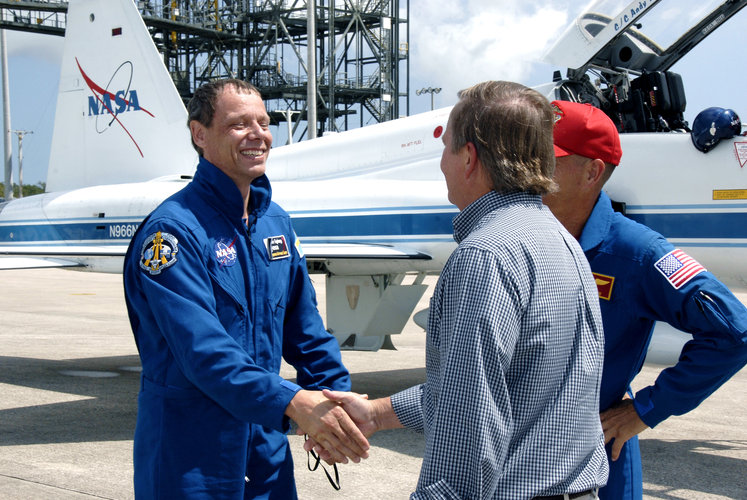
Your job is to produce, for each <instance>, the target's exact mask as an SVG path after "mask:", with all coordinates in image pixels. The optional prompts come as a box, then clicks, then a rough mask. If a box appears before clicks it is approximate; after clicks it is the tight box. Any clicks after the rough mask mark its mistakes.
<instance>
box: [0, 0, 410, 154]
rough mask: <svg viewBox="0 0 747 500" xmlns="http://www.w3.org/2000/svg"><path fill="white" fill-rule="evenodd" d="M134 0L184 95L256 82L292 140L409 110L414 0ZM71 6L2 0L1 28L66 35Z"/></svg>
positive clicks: (48, 1)
mask: <svg viewBox="0 0 747 500" xmlns="http://www.w3.org/2000/svg"><path fill="white" fill-rule="evenodd" d="M135 3H136V4H137V6H138V10H139V11H140V13H141V15H142V17H143V20H144V22H145V24H146V26H147V27H148V30H149V31H150V33H151V36H152V37H153V41H154V42H155V44H156V47H157V48H158V50H159V52H160V53H161V54H162V55H163V60H164V64H165V65H166V67H167V69H168V71H169V73H170V74H171V76H172V79H173V81H174V84H175V85H176V88H177V90H178V92H179V94H180V95H181V96H182V99H184V100H185V101H186V100H188V99H189V98H190V97H191V96H192V93H193V92H194V90H195V88H197V87H199V86H200V85H201V84H203V83H205V82H207V81H209V80H212V79H216V78H227V77H230V78H238V79H241V80H245V81H248V82H251V83H252V84H254V85H255V86H256V87H257V88H258V89H259V90H260V91H261V92H262V95H263V97H264V98H265V101H266V103H267V109H268V112H270V115H271V117H272V119H273V122H274V123H276V124H280V123H282V122H285V123H287V125H288V142H292V141H294V140H301V139H304V138H313V137H316V136H317V135H320V134H323V133H329V132H340V131H344V130H348V129H350V128H355V127H358V126H364V125H368V124H371V123H378V122H383V121H387V120H391V119H395V118H398V117H400V116H406V115H408V114H409V97H408V96H409V22H408V18H409V0H140V1H136V2H135ZM66 12H67V2H62V1H59V0H57V1H56V0H46V1H42V0H25V1H23V0H22V1H9V0H0V28H2V29H13V30H22V31H28V32H35V33H45V34H52V35H60V36H61V35H64V30H65V13H66ZM309 68H313V71H310V70H309ZM312 89H313V90H312ZM308 123H316V126H315V127H309V126H308Z"/></svg>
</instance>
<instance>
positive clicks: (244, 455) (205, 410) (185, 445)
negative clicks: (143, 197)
mask: <svg viewBox="0 0 747 500" xmlns="http://www.w3.org/2000/svg"><path fill="white" fill-rule="evenodd" d="M188 111H189V127H190V131H191V134H192V142H193V145H194V146H195V148H196V149H197V151H198V153H199V154H200V162H199V165H198V166H197V172H196V174H195V176H194V179H193V181H192V182H191V183H190V184H189V185H188V186H187V187H185V188H184V189H183V190H182V191H180V192H178V193H176V194H175V195H173V196H172V197H170V198H169V199H167V200H166V201H165V202H164V203H163V204H161V205H160V206H159V207H158V208H156V209H155V210H154V211H153V213H151V214H150V215H149V216H148V217H147V218H146V220H145V221H143V223H142V224H141V225H140V227H139V229H138V231H137V233H136V234H135V236H134V237H133V239H132V242H131V244H130V248H129V250H128V252H127V256H126V258H125V265H124V285H125V297H126V301H127V308H128V312H129V316H130V323H131V325H132V330H133V332H134V335H135V340H136V343H137V347H138V351H139V353H140V358H141V361H142V368H143V371H142V385H141V391H140V395H139V397H138V418H137V425H136V429H135V440H134V468H135V477H134V480H135V495H136V496H137V497H138V498H211V499H216V498H220V499H229V498H230V499H238V498H269V499H283V500H285V499H289V498H295V497H296V489H295V483H294V480H293V461H292V458H291V453H290V450H289V446H288V440H287V437H286V435H285V434H286V433H287V432H288V430H289V427H290V425H289V419H293V420H294V421H295V422H296V423H297V424H298V426H299V428H301V429H303V431H305V432H306V433H308V434H309V435H310V436H311V437H312V438H314V439H315V440H316V441H318V440H319V439H322V440H324V441H326V442H327V443H328V444H329V445H330V448H331V449H334V450H335V452H334V453H333V454H334V455H335V458H334V459H335V460H336V461H342V462H346V461H347V458H350V459H351V460H354V461H356V462H357V461H359V459H360V458H365V457H366V456H367V451H366V450H367V448H368V442H367V440H366V439H365V437H364V436H363V435H362V434H361V433H360V431H358V429H357V427H356V426H355V424H353V422H352V421H351V420H350V418H349V417H348V416H347V414H346V413H345V412H344V411H343V410H342V409H341V408H340V407H339V406H337V405H336V404H335V403H333V402H331V401H329V400H327V399H326V398H325V397H324V396H323V395H322V394H321V392H319V391H320V390H321V389H323V388H336V389H339V390H349V389H350V377H349V374H348V372H347V370H346V369H345V367H344V366H343V365H342V362H341V357H340V350H339V347H338V344H337V341H336V340H335V338H334V337H333V336H332V335H330V334H329V333H328V332H327V331H325V329H324V325H323V323H322V319H321V317H320V315H319V313H318V311H317V308H316V297H315V294H314V290H313V288H312V285H311V282H310V280H309V276H308V274H307V271H306V263H305V259H304V256H303V252H302V250H301V246H300V244H299V242H298V239H297V237H296V235H295V233H294V231H293V228H292V226H291V221H290V218H289V217H288V214H287V213H285V212H284V211H283V210H282V209H281V208H280V207H279V206H278V205H276V204H275V203H273V202H272V201H271V189H270V183H269V181H268V179H267V177H266V176H265V163H266V160H267V156H268V154H269V152H270V146H271V145H272V135H271V133H270V131H269V128H268V126H269V116H268V115H267V112H266V111H265V107H264V103H263V101H262V98H261V96H260V94H259V92H258V91H257V89H256V88H254V87H252V86H251V85H249V84H247V83H245V82H242V81H238V80H222V81H217V82H212V83H209V84H206V85H204V86H203V87H201V88H200V89H198V90H197V91H196V92H195V96H194V98H193V99H192V101H191V102H190V104H189V106H188ZM282 358H285V360H286V361H287V362H288V363H290V364H291V365H293V366H294V367H295V368H296V370H297V383H292V382H289V381H287V380H284V379H283V378H281V377H280V376H279V374H278V373H279V370H280V364H281V359H282ZM346 457H347V458H346Z"/></svg>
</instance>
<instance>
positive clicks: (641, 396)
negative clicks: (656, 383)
mask: <svg viewBox="0 0 747 500" xmlns="http://www.w3.org/2000/svg"><path fill="white" fill-rule="evenodd" d="M652 392H653V388H652V387H644V388H643V389H641V390H640V391H638V392H637V393H636V395H635V398H634V399H633V408H635V411H636V413H638V417H639V418H640V419H641V420H642V421H643V423H644V424H646V425H648V426H649V427H650V428H652V429H653V428H654V427H655V426H656V425H658V424H659V423H661V422H663V421H664V420H666V419H667V418H668V417H669V416H670V414H669V413H668V412H665V413H666V414H663V412H662V411H660V410H659V411H657V408H656V406H655V405H654V402H653V400H652V399H651V395H652V394H651V393H652Z"/></svg>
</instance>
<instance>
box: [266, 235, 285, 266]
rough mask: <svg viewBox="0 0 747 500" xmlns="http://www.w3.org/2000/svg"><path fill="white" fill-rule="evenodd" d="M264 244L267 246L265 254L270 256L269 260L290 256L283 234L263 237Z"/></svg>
mask: <svg viewBox="0 0 747 500" xmlns="http://www.w3.org/2000/svg"><path fill="white" fill-rule="evenodd" d="M265 245H266V246H267V255H269V256H270V260H280V259H287V258H288V257H290V252H289V251H288V243H287V242H286V241H285V235H282V234H281V235H280V236H270V237H269V238H266V239H265Z"/></svg>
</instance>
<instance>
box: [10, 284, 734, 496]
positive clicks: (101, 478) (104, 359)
mask: <svg viewBox="0 0 747 500" xmlns="http://www.w3.org/2000/svg"><path fill="white" fill-rule="evenodd" d="M315 281H323V280H322V279H321V277H320V278H315ZM0 290H1V292H0V313H1V314H2V319H0V325H1V326H0V498H7V499H27V498H29V499H30V498H34V499H37V498H50V499H51V498H54V499H85V498H111V499H128V498H132V496H133V493H132V485H131V483H132V458H131V453H132V432H133V429H134V423H135V415H136V411H137V407H136V397H137V391H138V384H139V371H138V367H139V361H138V357H137V351H136V349H135V345H134V342H133V341H132V336H131V333H130V331H129V325H128V322H127V315H126V310H125V306H124V300H123V298H122V287H121V276H118V275H101V274H88V273H77V272H71V271H63V270H26V271H4V272H3V273H2V274H1V275H0ZM427 297H429V293H426V298H427ZM321 298H322V296H321V294H320V299H321ZM424 300H425V299H424ZM320 302H322V305H323V301H321V300H320ZM424 304H425V302H424ZM424 339H425V334H424V333H423V332H422V330H421V329H420V328H418V327H417V326H415V325H414V324H412V323H409V324H408V326H407V328H406V331H405V333H404V334H403V335H400V336H398V337H395V338H394V344H395V346H396V347H397V350H396V351H379V352H376V353H369V352H351V351H346V352H344V353H343V358H344V361H345V363H346V365H347V366H348V368H349V369H350V371H351V373H352V377H353V384H354V389H355V390H357V391H359V392H365V393H368V394H369V395H370V396H371V397H377V396H382V395H388V394H391V393H392V392H395V391H397V390H399V389H402V388H405V387H409V386H410V385H412V384H415V383H418V382H420V381H422V380H423V379H424V377H425V370H424V350H423V345H424ZM657 371H658V369H657V368H656V367H646V368H644V371H643V373H642V374H641V375H640V376H639V378H638V379H637V380H636V385H637V386H641V385H643V384H644V383H648V381H651V380H653V378H654V377H655V374H656V373H657ZM283 373H284V375H285V376H287V377H293V373H292V372H291V371H290V370H288V369H287V368H285V369H284V372H283ZM746 410H747V370H743V371H742V372H740V373H739V374H737V376H736V377H734V378H733V379H732V380H731V381H729V382H728V383H727V384H726V385H725V386H724V387H722V388H721V389H720V390H719V391H717V392H716V394H714V395H713V396H712V397H711V398H710V399H709V400H707V401H706V402H705V403H703V404H702V405H701V406H700V407H699V408H698V409H696V410H695V411H693V412H691V413H690V414H688V415H685V416H682V417H675V418H672V419H669V420H668V421H666V422H664V423H663V424H661V425H660V426H659V427H657V428H656V429H653V430H649V431H646V432H645V433H644V434H643V435H642V442H641V448H642V451H643V460H644V479H645V484H644V492H645V496H644V498H647V499H713V500H715V499H747V474H746V472H747V411H746ZM291 442H292V447H293V450H294V458H295V460H296V480H297V483H298V490H299V496H300V498H302V499H312V500H314V499H329V498H341V499H342V498H345V499H363V498H366V499H368V498H376V497H380V496H384V495H387V496H388V497H390V498H392V499H397V498H407V494H408V492H409V491H411V490H412V488H413V487H414V485H415V484H416V482H417V477H418V471H419V464H420V461H421V459H422V453H423V440H422V436H420V435H418V434H416V433H413V432H410V431H406V430H394V431H387V432H382V433H380V434H378V435H376V436H374V437H373V438H372V445H373V448H372V451H371V457H370V458H369V459H368V460H366V461H365V462H364V463H362V464H349V465H343V466H341V467H340V473H341V482H342V485H343V487H342V490H341V491H340V492H335V491H334V490H332V488H331V487H330V486H329V484H328V483H327V479H326V478H325V477H324V473H323V472H322V471H321V470H317V471H315V472H309V471H308V470H306V456H305V453H304V452H303V450H302V438H300V437H296V436H293V437H291Z"/></svg>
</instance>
